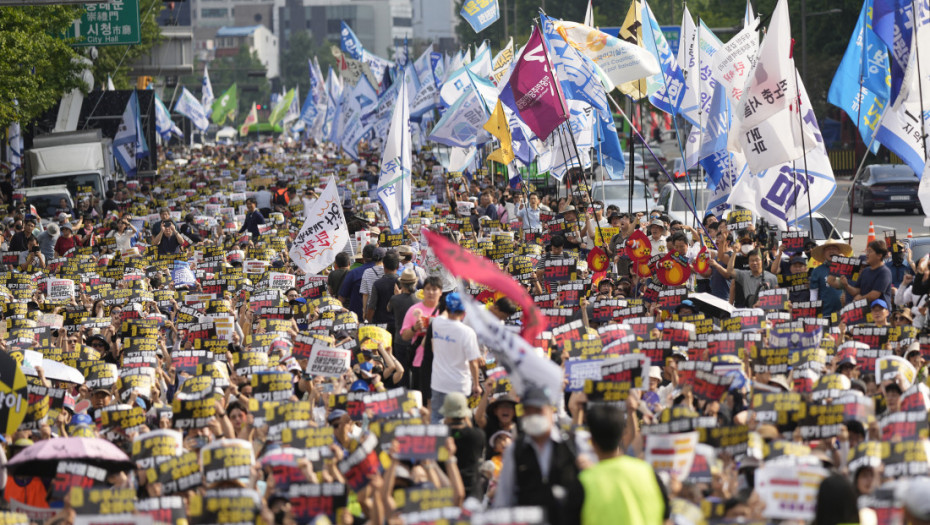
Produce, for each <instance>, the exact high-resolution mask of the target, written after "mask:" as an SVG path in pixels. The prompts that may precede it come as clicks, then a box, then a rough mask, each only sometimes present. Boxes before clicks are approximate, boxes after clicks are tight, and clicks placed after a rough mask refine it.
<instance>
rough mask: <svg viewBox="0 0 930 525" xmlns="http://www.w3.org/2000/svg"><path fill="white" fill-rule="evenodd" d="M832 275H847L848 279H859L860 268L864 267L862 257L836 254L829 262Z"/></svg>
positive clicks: (851, 280)
mask: <svg viewBox="0 0 930 525" xmlns="http://www.w3.org/2000/svg"><path fill="white" fill-rule="evenodd" d="M827 264H828V265H829V266H828V268H829V270H830V275H832V276H834V277H845V278H846V279H847V280H848V281H850V282H853V281H858V280H859V269H860V268H861V267H862V259H860V258H858V257H843V256H841V255H834V256H833V257H831V258H830V262H828V263H827Z"/></svg>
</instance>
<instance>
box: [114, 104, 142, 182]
mask: <svg viewBox="0 0 930 525" xmlns="http://www.w3.org/2000/svg"><path fill="white" fill-rule="evenodd" d="M148 152H149V148H148V144H147V142H146V140H145V131H144V130H142V121H141V119H140V118H139V95H138V94H137V93H136V91H135V90H133V92H132V95H131V96H130V97H129V102H128V103H127V104H126V109H125V110H124V111H123V120H122V121H121V122H120V125H119V128H118V129H117V130H116V136H115V137H114V138H113V156H114V157H116V161H117V162H119V165H120V166H121V167H122V168H123V172H124V173H126V175H127V176H129V177H134V176H135V175H136V172H137V164H136V159H139V158H142V157H145V156H146V155H148Z"/></svg>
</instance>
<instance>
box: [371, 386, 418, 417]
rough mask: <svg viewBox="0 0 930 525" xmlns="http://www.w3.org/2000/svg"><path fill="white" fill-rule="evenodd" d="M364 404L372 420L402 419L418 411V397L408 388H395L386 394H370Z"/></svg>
mask: <svg viewBox="0 0 930 525" xmlns="http://www.w3.org/2000/svg"><path fill="white" fill-rule="evenodd" d="M363 403H365V410H366V411H367V412H368V417H369V418H371V419H395V418H400V417H404V415H405V414H410V413H411V412H413V411H415V410H416V409H417V399H416V397H415V396H414V394H413V392H410V391H408V390H407V389H406V388H394V389H391V390H388V391H386V392H376V393H374V394H368V395H366V396H365V398H364V399H363Z"/></svg>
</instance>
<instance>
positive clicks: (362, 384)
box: [349, 379, 369, 392]
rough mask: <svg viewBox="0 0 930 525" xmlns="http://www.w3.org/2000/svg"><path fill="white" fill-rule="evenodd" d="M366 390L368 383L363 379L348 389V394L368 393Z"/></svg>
mask: <svg viewBox="0 0 930 525" xmlns="http://www.w3.org/2000/svg"><path fill="white" fill-rule="evenodd" d="M368 390H369V388H368V382H367V381H365V380H364V379H359V380H357V381H356V382H354V383H352V386H350V387H349V392H368Z"/></svg>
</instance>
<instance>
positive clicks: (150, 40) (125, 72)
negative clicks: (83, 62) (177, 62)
mask: <svg viewBox="0 0 930 525" xmlns="http://www.w3.org/2000/svg"><path fill="white" fill-rule="evenodd" d="M163 8H164V3H163V2H162V0H139V25H140V30H141V36H140V38H139V40H140V42H139V43H138V44H135V45H131V46H100V47H98V48H97V59H96V60H94V67H93V73H94V79H95V81H96V82H97V84H98V85H99V84H100V83H101V82H106V81H107V75H110V77H111V78H112V79H113V85H114V86H115V87H116V89H132V88H133V87H135V83H134V82H132V81H131V80H130V78H129V72H130V69H131V66H132V63H133V62H135V60H136V59H137V58H139V57H141V56H144V55H147V54H148V53H150V52H151V51H152V48H153V47H154V46H155V45H156V44H158V43H160V42H161V40H162V36H161V27H160V26H159V25H158V21H157V18H158V15H159V13H161V10H162V9H163Z"/></svg>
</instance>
